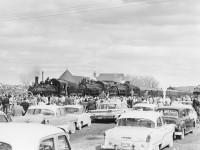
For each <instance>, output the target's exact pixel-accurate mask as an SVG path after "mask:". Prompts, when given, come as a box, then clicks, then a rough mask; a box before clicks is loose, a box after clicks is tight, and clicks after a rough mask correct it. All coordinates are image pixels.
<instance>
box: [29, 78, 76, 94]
mask: <svg viewBox="0 0 200 150" xmlns="http://www.w3.org/2000/svg"><path fill="white" fill-rule="evenodd" d="M38 79H39V78H38V77H35V83H34V85H32V86H30V87H29V88H28V91H30V92H32V93H33V94H34V95H36V94H42V95H52V94H54V95H58V96H60V95H64V96H66V95H72V94H75V93H76V89H77V88H78V85H77V84H76V83H73V82H69V81H65V80H58V79H55V78H53V79H49V78H47V79H46V80H45V82H43V81H41V82H40V83H39V82H38Z"/></svg>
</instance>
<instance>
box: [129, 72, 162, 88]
mask: <svg viewBox="0 0 200 150" xmlns="http://www.w3.org/2000/svg"><path fill="white" fill-rule="evenodd" d="M125 79H126V80H127V81H130V83H131V84H133V85H136V86H139V87H146V88H158V87H159V82H158V81H157V80H156V79H155V78H154V77H153V76H133V75H127V76H126V77H125Z"/></svg>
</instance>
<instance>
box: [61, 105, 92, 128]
mask: <svg viewBox="0 0 200 150" xmlns="http://www.w3.org/2000/svg"><path fill="white" fill-rule="evenodd" d="M64 108H65V111H66V113H67V114H68V115H72V116H75V117H76V118H77V122H76V128H77V129H78V130H81V129H82V127H83V126H84V125H88V126H90V125H91V118H90V116H91V115H90V113H86V111H85V108H84V107H83V106H82V105H66V106H64Z"/></svg>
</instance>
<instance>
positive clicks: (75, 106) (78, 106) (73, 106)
mask: <svg viewBox="0 0 200 150" xmlns="http://www.w3.org/2000/svg"><path fill="white" fill-rule="evenodd" d="M64 107H70V108H78V109H80V108H83V106H82V105H65V106H64Z"/></svg>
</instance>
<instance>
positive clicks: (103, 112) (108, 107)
mask: <svg viewBox="0 0 200 150" xmlns="http://www.w3.org/2000/svg"><path fill="white" fill-rule="evenodd" d="M127 111H129V109H128V106H127V103H126V102H121V101H116V102H115V101H112V102H103V103H101V104H99V106H98V108H97V109H96V110H91V111H90V113H91V119H92V120H102V119H113V120H115V121H117V119H118V118H119V117H120V116H121V114H123V113H125V112H127Z"/></svg>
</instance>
